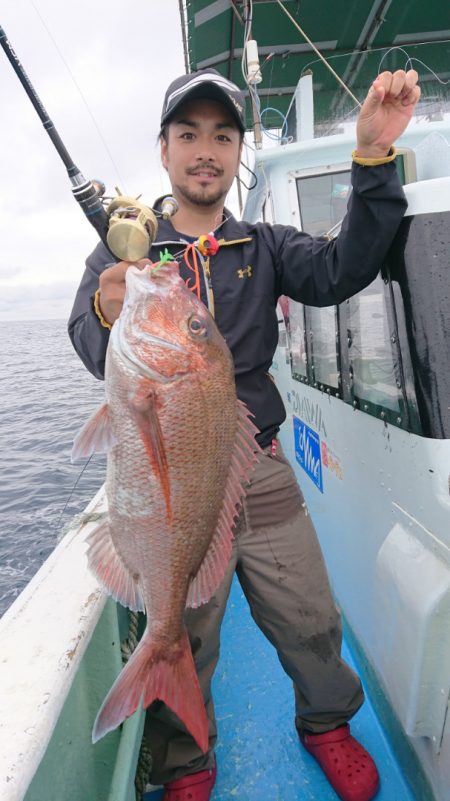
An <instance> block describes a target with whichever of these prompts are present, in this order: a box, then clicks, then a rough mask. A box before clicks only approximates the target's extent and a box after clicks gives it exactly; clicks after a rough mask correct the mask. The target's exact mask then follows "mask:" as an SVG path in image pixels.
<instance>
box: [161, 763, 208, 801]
mask: <svg viewBox="0 0 450 801" xmlns="http://www.w3.org/2000/svg"><path fill="white" fill-rule="evenodd" d="M216 776H217V765H214V767H213V768H211V769H210V770H200V771H199V772H198V773H191V774H190V775H189V776H183V778H182V779H176V780H175V781H174V782H169V783H168V784H166V785H165V787H164V795H163V797H162V801H209V799H210V797H211V792H212V788H213V787H214V782H215V781H216Z"/></svg>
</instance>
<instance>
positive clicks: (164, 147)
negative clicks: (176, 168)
mask: <svg viewBox="0 0 450 801" xmlns="http://www.w3.org/2000/svg"><path fill="white" fill-rule="evenodd" d="M161 164H162V165H163V167H164V169H165V170H167V142H166V140H165V139H164V137H163V136H162V137H161Z"/></svg>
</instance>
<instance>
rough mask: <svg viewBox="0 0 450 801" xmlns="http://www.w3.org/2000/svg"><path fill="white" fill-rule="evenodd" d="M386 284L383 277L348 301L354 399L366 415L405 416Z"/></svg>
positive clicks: (399, 367) (397, 355)
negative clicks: (366, 412)
mask: <svg viewBox="0 0 450 801" xmlns="http://www.w3.org/2000/svg"><path fill="white" fill-rule="evenodd" d="M387 300H388V296H387V293H386V292H385V284H384V282H383V280H382V278H381V277H380V276H378V277H377V278H376V279H375V281H373V282H372V284H370V286H368V287H366V288H365V289H363V290H362V292H359V293H358V295H355V296H354V297H353V298H350V300H348V301H347V311H348V316H347V342H348V348H349V349H348V358H349V372H350V379H351V383H352V386H353V393H352V394H353V397H354V398H355V399H356V401H357V402H358V405H359V408H361V409H362V410H363V411H369V412H372V413H377V409H378V412H379V415H380V416H381V417H385V416H386V412H387V413H390V414H389V415H388V416H389V418H391V417H392V416H394V419H393V420H392V422H396V423H397V424H400V423H401V422H402V418H403V417H404V415H405V403H404V397H403V390H402V380H401V375H402V368H401V364H400V360H399V349H398V343H397V341H396V336H395V332H394V329H393V328H392V326H391V325H390V323H389V320H390V316H391V315H390V309H388V305H387Z"/></svg>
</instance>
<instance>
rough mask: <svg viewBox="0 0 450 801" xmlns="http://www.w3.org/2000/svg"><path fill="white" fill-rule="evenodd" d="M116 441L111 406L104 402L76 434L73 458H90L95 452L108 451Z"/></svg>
mask: <svg viewBox="0 0 450 801" xmlns="http://www.w3.org/2000/svg"><path fill="white" fill-rule="evenodd" d="M116 441H117V440H116V436H115V434H114V432H113V430H112V427H111V422H110V419H109V406H108V404H107V403H103V404H102V406H100V409H97V411H96V412H95V413H94V414H93V415H92V416H91V417H90V418H89V420H88V421H87V422H86V423H85V424H84V426H83V428H82V429H81V430H80V431H79V432H78V434H77V435H76V437H75V439H74V441H73V448H72V454H71V460H72V462H74V461H75V460H76V459H84V458H88V457H89V456H92V454H93V453H107V452H108V451H109V450H110V448H112V447H113V445H115V444H116Z"/></svg>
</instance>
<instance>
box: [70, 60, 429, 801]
mask: <svg viewBox="0 0 450 801" xmlns="http://www.w3.org/2000/svg"><path fill="white" fill-rule="evenodd" d="M419 95H420V90H419V88H418V86H417V73H416V72H415V71H413V70H410V71H409V72H407V73H405V72H403V71H398V72H395V73H394V74H392V73H389V72H385V73H382V74H381V75H379V76H378V78H377V79H376V80H375V81H374V83H373V85H372V86H371V88H370V90H369V92H368V95H367V98H366V100H365V102H364V104H363V106H362V109H361V112H360V115H359V118H358V124H357V147H356V151H355V152H354V154H353V160H354V166H353V177H352V182H353V193H352V196H351V199H350V202H349V211H348V214H347V216H346V218H345V220H344V222H343V225H342V230H341V233H340V235H339V237H338V238H337V240H335V241H328V240H326V239H324V238H312V237H309V236H308V235H307V234H304V233H300V232H298V231H297V230H296V229H294V228H292V227H289V226H278V225H277V226H270V225H267V224H264V223H257V224H249V223H245V222H238V221H236V220H235V219H234V218H233V217H232V215H231V214H230V213H229V212H228V211H227V209H225V208H224V202H225V197H226V195H227V192H228V190H229V189H230V187H231V184H232V182H233V180H234V177H235V175H236V174H237V172H238V166H239V162H240V156H241V150H242V141H243V135H244V131H245V123H244V98H243V96H242V94H241V92H240V90H239V89H238V87H237V86H235V85H234V84H232V83H231V82H230V81H227V80H226V79H224V78H222V77H221V76H220V75H219V73H217V72H215V71H214V70H202V71H199V72H197V73H193V74H191V75H184V76H182V77H181V78H179V79H177V80H176V81H174V82H173V83H172V84H171V85H170V86H169V88H168V90H167V93H166V97H165V102H164V108H163V113H162V118H161V158H162V163H163V165H164V167H165V169H166V170H167V172H168V174H169V178H170V181H171V185H172V193H173V195H174V197H175V198H176V200H177V201H178V204H179V210H178V211H177V212H176V214H175V215H174V216H173V218H172V219H171V220H170V221H163V220H161V221H160V223H159V230H158V237H157V239H158V241H157V242H156V243H154V245H153V247H152V248H151V250H150V253H149V257H150V260H151V261H158V258H159V251H160V250H161V248H162V247H167V248H168V249H169V251H171V252H172V254H174V256H178V257H179V254H180V253H182V252H183V250H184V248H187V247H190V248H191V250H192V243H197V244H198V238H199V237H200V236H201V235H203V234H213V235H214V237H215V238H216V239H217V240H218V241H219V249H218V251H217V253H215V254H214V255H209V256H208V255H206V257H205V258H204V259H202V262H201V263H202V267H203V269H202V270H200V271H199V275H198V276H197V279H198V280H197V282H196V283H197V288H198V293H199V296H200V297H201V298H202V299H203V301H204V302H205V303H207V304H208V305H209V307H210V310H211V311H212V312H213V313H214V315H215V318H216V322H217V325H218V327H219V329H220V330H221V332H222V334H223V335H224V337H225V339H226V341H227V343H228V345H229V347H230V349H231V352H232V355H233V359H234V364H235V374H236V386H237V392H238V396H239V397H240V398H241V399H242V400H243V401H245V402H246V404H247V406H248V407H249V408H250V410H251V411H252V412H253V414H254V415H255V422H256V425H257V427H258V429H259V430H260V432H261V433H260V434H259V435H258V437H257V439H258V441H259V444H260V445H261V447H262V448H263V455H262V457H261V459H260V460H259V462H258V464H257V466H256V468H255V470H254V472H253V474H252V479H251V482H250V486H249V487H248V493H247V497H246V499H245V502H244V506H243V511H242V514H241V517H240V520H239V522H238V524H237V527H236V536H235V542H234V549H233V554H232V557H231V561H230V565H229V570H228V573H227V575H226V577H225V579H224V581H223V582H222V585H221V586H220V588H219V590H218V591H217V593H216V595H215V596H214V597H213V598H212V599H211V601H210V602H209V603H208V604H206V605H204V606H203V607H200V608H199V609H196V610H187V613H186V622H187V626H188V630H189V634H190V640H191V646H192V651H193V655H194V659H195V663H196V667H197V672H198V675H199V680H200V685H201V687H202V691H203V694H204V698H205V703H206V709H207V713H208V719H209V733H210V750H209V752H208V753H207V754H202V753H201V752H200V750H199V748H198V746H197V745H196V743H195V742H194V741H193V739H192V738H191V737H190V736H189V734H188V733H187V732H186V730H185V729H184V727H183V726H182V725H181V723H180V722H179V721H178V720H177V719H176V718H175V716H174V715H173V714H172V713H171V712H170V711H169V710H168V709H167V708H166V707H165V706H164V705H163V704H162V703H160V702H156V703H154V704H153V705H152V706H151V707H150V709H149V710H148V713H147V723H146V736H147V738H148V741H149V745H150V748H151V751H152V755H153V771H152V781H153V782H154V783H162V784H164V785H165V794H164V801H208V799H209V798H210V795H211V791H212V787H213V785H214V781H215V775H216V766H215V759H214V744H215V741H216V725H215V719H214V710H213V703H212V699H211V689H210V682H211V678H212V675H213V671H214V668H215V665H216V662H217V659H218V655H219V630H220V624H221V621H222V617H223V614H224V611H225V605H226V600H227V596H228V592H229V589H230V584H231V580H232V576H233V573H234V571H235V570H236V572H237V575H238V578H239V580H240V582H241V585H242V587H243V590H244V592H245V595H246V597H247V599H248V601H249V604H250V607H251V611H252V615H253V617H254V619H255V620H256V622H257V624H258V625H259V626H260V628H261V629H262V631H263V632H264V633H265V635H266V636H267V637H268V639H269V640H270V641H271V642H272V643H273V645H274V646H275V647H276V649H277V652H278V655H279V658H280V661H281V664H282V665H283V667H284V669H285V671H286V673H287V674H288V675H289V676H290V678H291V679H292V681H293V683H294V690H295V701H296V719H295V724H296V727H297V730H298V733H299V737H300V742H301V743H302V745H303V746H304V747H305V748H306V749H307V750H308V751H309V752H310V753H312V754H313V755H314V756H315V758H316V759H317V761H318V762H319V764H320V765H321V767H322V769H323V770H324V772H325V774H326V776H327V778H328V780H329V781H330V783H331V784H332V786H333V787H334V788H335V790H336V791H337V793H338V794H339V795H340V797H341V798H342V799H343V801H368V799H370V798H372V797H373V796H374V795H375V793H376V792H377V789H378V784H379V780H378V773H377V770H376V767H375V765H374V763H373V761H372V759H371V757H370V756H369V754H368V753H367V752H366V751H365V750H364V749H363V747H362V746H361V745H360V744H359V743H357V741H356V740H355V739H354V738H353V737H352V736H351V734H350V728H349V725H348V721H349V719H350V718H351V717H352V716H353V715H354V714H355V712H356V711H357V710H358V708H359V707H360V706H361V704H362V702H363V692H362V688H361V684H360V681H359V679H358V677H357V676H356V675H355V674H354V673H353V671H351V670H350V668H349V667H348V665H346V663H345V662H344V661H343V660H342V659H341V657H340V647H341V624H340V619H339V615H338V612H337V610H336V607H335V605H334V603H333V599H332V596H331V593H330V590H329V586H328V579H327V575H326V571H325V568H324V564H323V560H322V556H321V552H320V548H319V545H318V542H317V539H316V536H315V532H314V529H313V526H312V523H311V520H310V518H309V517H308V516H307V515H306V514H305V509H304V504H303V498H302V495H301V493H300V491H299V489H298V486H297V483H296V481H295V478H294V474H293V472H292V470H291V468H290V467H289V465H288V464H287V462H286V460H285V459H284V456H283V454H282V453H281V452H280V449H279V446H278V443H277V439H276V436H277V432H278V430H279V426H280V424H281V423H282V422H283V420H284V418H285V411H284V407H283V404H282V401H281V398H280V396H279V394H278V392H277V389H276V387H275V385H274V383H273V382H272V381H271V379H270V376H269V375H268V370H269V368H270V365H271V361H272V356H273V353H274V350H275V347H276V344H277V319H276V313H275V308H276V303H277V299H278V297H279V296H280V295H288V296H290V297H292V298H294V299H295V300H298V301H301V302H303V303H306V304H309V305H313V306H314V305H315V306H326V305H332V304H335V303H339V302H341V301H343V300H345V299H346V298H348V297H350V296H351V295H353V294H354V293H355V292H358V291H359V290H361V289H362V288H364V287H365V286H367V285H368V284H369V283H370V282H371V281H372V280H373V279H374V278H375V276H376V274H377V272H378V271H379V269H380V267H381V264H382V261H383V259H384V256H385V254H386V252H387V250H388V248H389V245H390V243H391V241H392V239H393V237H394V235H395V232H396V230H397V228H398V225H399V223H400V221H401V219H402V216H403V213H404V210H405V207H406V201H405V198H404V195H403V192H402V189H401V186H400V184H399V181H398V178H397V175H396V169H395V165H394V164H393V163H392V162H393V159H394V157H395V154H394V153H393V152H391V148H392V144H393V142H394V141H395V140H396V139H397V137H398V136H399V135H400V134H401V133H402V132H403V130H404V129H405V128H406V126H407V124H408V122H409V120H410V118H411V116H412V113H413V110H414V107H415V105H416V103H417V100H418V99H419ZM199 258H200V257H199ZM179 261H180V272H181V275H182V277H183V278H184V279H185V280H186V281H189V280H192V273H191V272H190V271H189V269H188V267H187V266H186V265H185V263H184V261H183V259H181V258H179ZM146 263H148V259H142V260H141V261H140V262H139V263H138V264H139V265H140V266H143V265H144V264H146ZM128 266H129V263H128V262H119V263H118V264H113V265H111V256H110V254H109V253H108V251H107V250H106V248H105V247H104V246H103V245H102V244H99V245H98V246H97V248H96V249H95V251H94V252H93V254H92V255H91V256H90V257H89V259H88V260H87V267H86V272H85V274H84V277H83V280H82V282H81V285H80V288H79V291H78V294H77V297H76V300H75V304H74V309H73V312H72V316H71V319H70V322H69V331H70V336H71V338H72V341H73V344H74V346H75V349H76V350H77V352H78V353H79V355H80V357H81V358H82V360H83V361H84V363H85V364H86V366H87V367H88V369H89V370H91V372H92V373H94V375H96V376H97V377H99V378H102V377H103V371H104V360H105V352H106V347H107V343H108V336H109V330H110V328H111V325H112V324H113V323H114V321H115V320H116V319H117V317H118V316H119V314H120V310H121V308H122V303H123V299H124V292H125V273H126V271H127V269H128ZM249 273H251V279H248V280H244V278H241V275H244V274H245V275H247V274H249ZM188 285H189V284H188ZM349 758H350V759H351V760H352V763H353V764H354V765H355V768H356V769H355V771H354V772H352V775H351V776H350V777H349V776H348V771H347V770H345V767H346V765H347V764H348V761H347V760H348V759H349ZM355 763H358V764H357V765H356V764H355Z"/></svg>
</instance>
